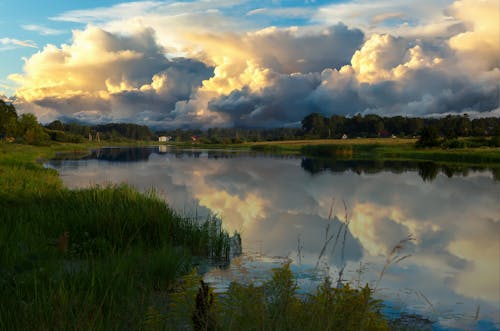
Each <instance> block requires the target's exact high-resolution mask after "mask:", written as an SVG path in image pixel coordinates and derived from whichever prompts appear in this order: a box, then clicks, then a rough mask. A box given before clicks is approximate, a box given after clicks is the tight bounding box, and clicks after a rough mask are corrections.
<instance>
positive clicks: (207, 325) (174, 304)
mask: <svg viewBox="0 0 500 331" xmlns="http://www.w3.org/2000/svg"><path fill="white" fill-rule="evenodd" d="M189 307H194V309H193V310H192V313H191V314H190V315H187V314H183V313H182V312H183V311H186V309H188V310H189ZM381 307H382V304H381V302H380V301H378V300H375V299H373V291H372V290H371V289H370V288H369V287H368V286H366V287H364V288H361V289H354V288H351V287H350V286H349V285H346V286H343V287H334V286H332V282H331V280H330V279H329V278H325V279H324V281H323V283H322V284H321V285H320V286H318V288H317V289H316V291H315V292H313V293H308V294H302V295H299V293H298V286H297V283H296V280H295V278H294V276H293V274H292V272H291V271H290V265H289V264H284V265H283V266H281V267H280V268H276V269H274V270H273V275H272V278H271V279H270V280H269V281H267V282H265V283H264V284H262V285H260V286H256V285H254V284H240V283H236V282H233V283H231V284H230V285H229V288H228V290H227V292H224V293H214V292H213V291H212V290H211V289H210V288H209V287H208V286H207V285H206V284H205V283H204V282H203V281H201V279H200V278H199V277H197V276H195V275H193V274H192V275H189V276H187V277H184V278H183V287H182V288H181V289H180V290H179V291H178V292H177V293H175V296H174V298H173V299H172V300H171V301H170V302H169V304H168V305H167V308H166V309H165V310H163V311H159V310H156V309H154V308H152V307H150V309H149V314H148V318H147V321H146V323H147V325H148V326H150V327H152V329H157V330H161V329H163V328H162V326H163V325H164V324H167V325H176V326H177V328H175V329H184V327H186V328H187V329H189V327H190V326H192V327H193V329H194V330H270V331H271V330H311V331H315V330H389V325H388V322H387V320H386V319H385V318H384V317H383V315H382V314H381V312H380V309H381ZM167 329H168V328H167Z"/></svg>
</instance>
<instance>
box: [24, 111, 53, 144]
mask: <svg viewBox="0 0 500 331" xmlns="http://www.w3.org/2000/svg"><path fill="white" fill-rule="evenodd" d="M19 130H20V135H21V136H22V138H23V140H24V142H25V143H27V144H30V145H39V144H42V143H44V142H46V141H48V140H49V139H50V137H49V135H48V134H47V133H46V132H45V131H44V129H43V127H42V126H41V125H40V124H39V123H38V120H37V118H36V116H35V115H33V114H22V115H21V117H20V118H19Z"/></svg>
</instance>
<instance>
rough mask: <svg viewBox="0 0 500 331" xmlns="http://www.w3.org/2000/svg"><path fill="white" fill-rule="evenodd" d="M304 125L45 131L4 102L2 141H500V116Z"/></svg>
mask: <svg viewBox="0 0 500 331" xmlns="http://www.w3.org/2000/svg"><path fill="white" fill-rule="evenodd" d="M301 124H302V125H301V127H297V128H271V129H269V128H268V129H258V128H210V129H207V130H201V129H175V130H162V131H156V132H153V131H152V130H151V129H150V128H149V127H147V126H145V125H137V124H130V123H110V124H102V125H83V124H78V123H63V122H61V121H59V120H56V121H53V122H51V123H49V124H47V125H45V126H42V125H40V124H39V123H38V121H37V119H36V117H35V115H33V114H23V115H20V116H18V115H17V113H16V110H15V108H14V106H13V105H11V104H7V103H5V102H3V101H2V100H0V139H7V138H8V139H15V140H17V141H24V142H27V143H35V144H39V143H44V142H47V141H50V140H52V141H61V142H75V143H78V142H83V141H86V140H89V139H92V140H97V139H99V140H112V141H120V140H144V141H152V140H157V139H158V136H168V137H170V138H169V139H170V140H171V141H176V142H190V141H197V142H201V143H208V144H228V143H242V142H256V141H273V140H294V139H328V138H331V139H339V138H342V137H348V138H356V137H362V138H374V137H381V138H384V137H385V138H389V137H417V136H422V135H426V134H429V135H430V136H431V138H432V139H431V140H434V141H435V140H436V139H438V138H439V137H442V138H444V139H447V140H450V139H454V138H458V137H488V136H496V137H498V136H500V117H490V118H476V119H470V118H469V117H468V116H467V115H448V116H446V117H441V118H418V117H403V116H394V117H381V116H378V115H365V116H362V115H359V114H358V115H355V116H352V117H346V116H340V115H333V116H331V117H325V116H323V115H321V114H318V113H312V114H310V115H308V116H306V117H305V118H304V119H303V120H302V122H301ZM431 145H432V142H431Z"/></svg>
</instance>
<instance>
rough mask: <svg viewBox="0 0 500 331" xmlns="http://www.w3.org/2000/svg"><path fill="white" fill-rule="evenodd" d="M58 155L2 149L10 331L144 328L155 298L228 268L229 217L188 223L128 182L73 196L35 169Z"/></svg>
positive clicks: (0, 268)
mask: <svg viewBox="0 0 500 331" xmlns="http://www.w3.org/2000/svg"><path fill="white" fill-rule="evenodd" d="M60 148H61V146H59V149H60ZM67 148H71V147H68V145H64V146H62V149H67ZM54 151H55V149H54V148H53V147H52V148H50V147H31V146H23V145H14V144H0V293H2V295H1V296H0V329H1V330H63V329H91V330H99V329H106V330H108V329H119V330H122V329H139V328H141V327H142V324H143V320H144V316H145V315H146V313H147V307H148V306H150V305H152V304H154V298H155V293H156V292H158V291H168V290H169V289H171V287H172V286H173V284H174V282H175V280H176V279H177V278H179V277H180V276H182V275H184V274H186V273H188V272H189V271H190V270H191V268H192V267H193V265H194V264H195V263H202V261H205V260H206V259H212V260H217V261H221V260H222V261H227V259H228V256H229V236H228V234H227V233H226V232H224V231H222V230H221V222H220V220H218V219H216V218H214V217H211V218H209V219H207V220H206V222H204V223H201V224H200V223H199V222H198V221H194V220H190V219H186V218H183V217H180V216H179V215H177V214H175V213H174V212H173V211H172V210H171V209H170V208H169V207H168V206H167V205H166V204H165V202H164V201H162V200H161V199H160V198H158V197H157V196H156V195H155V194H154V193H153V192H151V193H146V194H141V193H138V192H137V191H135V190H134V189H132V188H130V187H128V186H126V185H119V186H108V187H93V188H88V189H82V190H68V189H65V188H64V187H63V185H62V183H61V181H60V179H59V177H58V174H57V172H55V171H53V170H50V169H44V168H43V167H42V166H41V165H40V164H37V163H35V162H33V161H34V160H36V159H37V158H45V157H49V156H51V155H53V153H54Z"/></svg>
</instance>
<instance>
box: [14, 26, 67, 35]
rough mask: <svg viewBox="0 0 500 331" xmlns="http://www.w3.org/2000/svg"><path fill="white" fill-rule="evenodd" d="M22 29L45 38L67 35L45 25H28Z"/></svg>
mask: <svg viewBox="0 0 500 331" xmlns="http://www.w3.org/2000/svg"><path fill="white" fill-rule="evenodd" d="M21 27H22V28H23V29H24V30H26V31H33V32H36V33H38V34H41V35H43V36H56V35H60V34H64V33H65V31H63V30H57V29H52V28H49V27H46V26H43V25H36V24H27V25H22V26H21Z"/></svg>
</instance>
